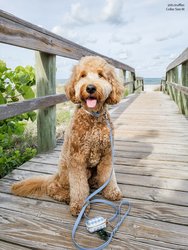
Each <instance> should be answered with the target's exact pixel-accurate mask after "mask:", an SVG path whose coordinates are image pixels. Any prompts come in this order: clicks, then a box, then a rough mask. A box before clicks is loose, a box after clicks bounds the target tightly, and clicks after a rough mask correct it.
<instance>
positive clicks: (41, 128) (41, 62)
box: [35, 52, 56, 153]
mask: <svg viewBox="0 0 188 250" xmlns="http://www.w3.org/2000/svg"><path fill="white" fill-rule="evenodd" d="M35 62H36V82H37V96H38V97H39V96H46V95H50V94H55V93H56V57H55V56H54V55H50V54H46V53H43V52H36V57H35ZM37 141H38V152H39V153H40V152H48V151H50V150H53V148H54V147H55V145H56V106H55V105H54V106H50V107H48V108H45V109H41V108H40V109H39V111H38V113H37Z"/></svg>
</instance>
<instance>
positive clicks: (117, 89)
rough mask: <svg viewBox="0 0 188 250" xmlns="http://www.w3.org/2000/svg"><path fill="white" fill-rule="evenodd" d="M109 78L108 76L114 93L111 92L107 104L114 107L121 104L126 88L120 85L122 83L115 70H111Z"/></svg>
mask: <svg viewBox="0 0 188 250" xmlns="http://www.w3.org/2000/svg"><path fill="white" fill-rule="evenodd" d="M107 76H108V81H109V82H110V83H111V85H112V91H111V93H110V95H109V97H108V98H107V100H106V103H107V104H110V105H113V104H116V103H118V102H120V100H121V98H122V96H123V92H124V87H123V85H122V84H121V83H120V81H119V80H118V78H117V75H116V73H115V70H114V68H111V70H110V71H109V72H108V74H107Z"/></svg>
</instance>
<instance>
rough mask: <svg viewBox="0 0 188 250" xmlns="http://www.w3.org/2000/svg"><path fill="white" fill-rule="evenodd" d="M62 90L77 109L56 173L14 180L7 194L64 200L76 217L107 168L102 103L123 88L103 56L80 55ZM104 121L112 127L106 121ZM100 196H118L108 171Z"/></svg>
mask: <svg viewBox="0 0 188 250" xmlns="http://www.w3.org/2000/svg"><path fill="white" fill-rule="evenodd" d="M65 91H66V95H67V97H68V98H69V99H70V100H71V101H72V102H73V103H75V104H77V108H76V110H75V112H74V115H73V117H72V119H71V122H70V125H69V127H68V129H67V131H66V133H65V140H64V144H63V147H62V151H61V155H60V160H59V170H58V172H57V173H56V174H54V175H52V176H48V177H33V178H30V179H26V180H23V181H19V182H17V183H15V184H13V185H12V192H13V193H14V194H16V195H19V196H33V195H35V196H41V195H45V194H47V195H49V196H50V197H52V198H54V199H56V200H59V201H65V202H67V203H70V211H71V213H72V215H78V213H79V212H80V210H81V208H82V206H83V204H84V200H85V199H86V197H87V196H88V195H89V192H90V187H94V188H97V187H99V186H101V185H102V184H103V183H104V182H105V181H106V180H107V179H108V178H109V176H110V173H111V171H112V152H111V151H112V146H111V143H110V129H109V127H108V126H107V121H106V119H108V120H109V121H110V116H109V113H108V111H107V104H111V105H112V104H116V103H118V102H119V101H120V100H121V97H122V93H123V86H122V85H121V84H120V82H119V81H118V79H117V76H116V73H115V69H114V68H113V67H112V66H111V65H109V64H108V63H107V62H106V61H105V60H104V59H102V58H100V57H98V56H86V57H83V58H82V59H81V60H80V62H79V63H78V64H77V65H76V66H75V67H74V68H73V72H72V76H71V78H70V80H69V82H68V83H67V85H66V87H65ZM93 114H97V117H96V116H94V115H93ZM110 124H111V127H112V130H113V125H112V123H111V121H110ZM102 195H103V196H104V197H105V198H107V199H109V200H120V199H121V197H122V194H121V191H120V189H119V187H118V185H117V181H116V177H115V173H114V171H113V174H112V179H111V181H110V183H109V184H108V185H107V187H106V188H105V189H104V190H103V191H102Z"/></svg>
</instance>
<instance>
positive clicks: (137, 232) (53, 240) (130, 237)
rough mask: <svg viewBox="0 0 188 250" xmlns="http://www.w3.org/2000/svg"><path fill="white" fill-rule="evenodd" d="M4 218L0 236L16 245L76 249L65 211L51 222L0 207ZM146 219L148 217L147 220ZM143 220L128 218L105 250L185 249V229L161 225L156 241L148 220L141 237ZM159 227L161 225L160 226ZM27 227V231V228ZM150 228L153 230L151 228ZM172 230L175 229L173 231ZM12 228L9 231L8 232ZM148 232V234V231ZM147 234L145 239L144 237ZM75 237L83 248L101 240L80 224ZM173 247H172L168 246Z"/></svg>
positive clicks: (47, 219) (70, 224)
mask: <svg viewBox="0 0 188 250" xmlns="http://www.w3.org/2000/svg"><path fill="white" fill-rule="evenodd" d="M0 212H1V214H2V217H3V219H4V220H5V222H6V223H4V224H2V225H1V233H0V237H3V238H4V239H6V240H9V241H10V242H16V243H18V244H24V245H25V246H29V247H32V248H36V249H47V250H52V249H53V250H54V249H66V250H67V249H75V247H74V246H73V243H72V240H71V229H72V225H73V223H74V220H73V218H71V221H64V216H66V217H67V214H65V215H64V216H63V217H61V220H59V221H57V220H56V221H53V222H52V220H51V219H49V218H45V219H43V218H41V217H40V216H38V217H36V216H33V215H29V216H28V215H26V214H23V213H21V212H13V211H10V214H8V215H7V214H6V212H4V211H3V210H2V209H1V210H0ZM146 221H147V220H146ZM142 223H143V221H138V222H137V221H136V220H135V219H134V218H131V217H130V218H129V221H128V220H127V223H126V225H124V226H122V227H121V231H119V232H118V233H117V234H116V235H115V237H114V239H113V241H112V242H111V243H110V245H109V247H107V249H122V250H124V249H130V247H131V249H135V250H140V247H141V249H143V250H146V249H147V250H149V249H151V247H153V248H155V249H161V250H163V249H169V247H170V249H178V247H180V246H181V247H182V248H181V249H186V248H185V247H184V246H183V244H184V245H185V244H186V239H185V236H184V235H185V232H184V228H183V227H182V226H181V228H180V227H179V228H177V226H175V228H174V229H173V230H172V229H171V230H170V231H169V232H168V230H167V229H166V228H165V227H164V229H163V232H164V233H163V240H164V242H159V241H158V240H157V238H158V237H159V232H158V230H155V232H156V237H157V238H155V236H154V235H153V234H154V231H153V230H154V228H153V226H151V224H149V223H148V225H146V226H145V227H144V228H145V232H144V234H143V238H142V236H141V230H142V228H143V225H141V224H142ZM127 226H128V227H130V229H129V230H128V233H127V232H126V228H127ZM160 226H161V225H160ZM26 228H27V230H26ZM152 229H153V230H152ZM175 229H176V230H177V229H179V230H177V232H176V234H175ZM10 230H11V234H9V232H10ZM150 232H151V233H150ZM166 232H167V237H169V236H171V237H173V242H175V241H176V242H175V244H171V243H169V242H168V241H169V240H168V239H166V237H165V233H166ZM147 237H148V238H147ZM77 240H78V242H79V244H82V245H84V246H85V247H86V246H87V247H88V246H90V247H96V246H97V245H99V244H101V243H102V241H101V240H99V238H98V237H96V235H95V234H89V233H88V232H87V231H86V230H85V229H84V228H83V226H81V227H80V230H79V232H78V236H77ZM171 247H172V248H171Z"/></svg>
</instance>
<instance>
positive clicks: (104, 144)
mask: <svg viewBox="0 0 188 250" xmlns="http://www.w3.org/2000/svg"><path fill="white" fill-rule="evenodd" d="M89 141H90V151H89V165H90V166H91V167H92V166H96V165H97V164H98V163H99V162H100V160H101V158H102V156H103V155H105V153H106V152H109V150H111V142H110V130H109V128H108V127H98V128H96V129H94V130H93V131H92V133H91V138H90V140H89Z"/></svg>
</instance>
